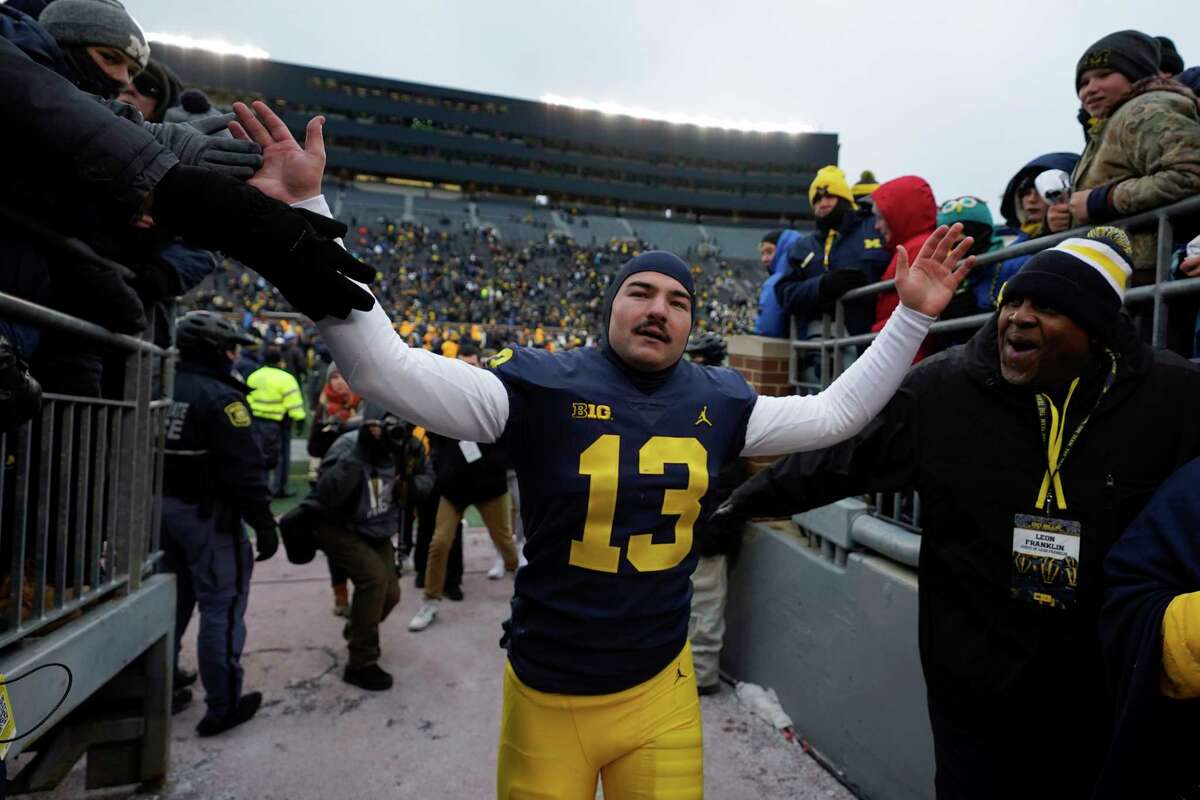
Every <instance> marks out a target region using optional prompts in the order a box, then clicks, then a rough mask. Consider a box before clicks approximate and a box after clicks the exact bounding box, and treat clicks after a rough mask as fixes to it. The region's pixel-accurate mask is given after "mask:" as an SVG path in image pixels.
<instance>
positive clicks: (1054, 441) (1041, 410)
mask: <svg viewBox="0 0 1200 800" xmlns="http://www.w3.org/2000/svg"><path fill="white" fill-rule="evenodd" d="M1106 352H1107V354H1108V358H1109V370H1108V374H1107V375H1106V376H1105V377H1104V386H1103V387H1102V388H1101V389H1100V396H1099V397H1097V398H1096V402H1095V404H1094V405H1092V410H1091V411H1089V412H1088V413H1087V416H1086V417H1084V418H1083V420H1082V421H1081V422H1080V423H1079V425H1078V426H1077V427H1076V428H1075V432H1074V433H1072V434H1071V438H1070V439H1068V440H1067V443H1066V445H1065V446H1064V445H1063V436H1064V435H1065V433H1066V427H1067V407H1068V406H1070V405H1071V398H1072V397H1073V396H1074V395H1075V390H1076V389H1078V388H1079V378H1076V379H1075V380H1073V381H1071V388H1070V389H1069V390H1067V399H1066V400H1065V401H1064V402H1063V408H1062V413H1061V414H1060V413H1059V411H1058V409H1057V408H1055V407H1054V401H1053V400H1051V399H1050V397H1049V395H1045V394H1040V393H1039V394H1038V395H1037V396H1036V397H1035V400H1036V401H1037V408H1038V421H1039V423H1040V424H1041V429H1042V442H1044V443H1045V445H1046V475H1045V477H1043V478H1042V487H1041V489H1040V490H1039V491H1038V498H1037V508H1039V509H1043V510H1044V511H1046V512H1047V513H1049V511H1050V494H1051V489H1052V488H1053V490H1054V492H1053V493H1054V502H1055V504H1056V505H1057V507H1058V510H1059V511H1066V510H1067V499H1066V497H1065V496H1064V493H1063V487H1062V475H1061V473H1060V470H1062V465H1063V462H1065V461H1066V460H1067V456H1068V455H1070V453H1071V448H1072V447H1074V446H1075V442H1076V441H1078V439H1079V437H1080V435H1081V434H1082V433H1083V429H1084V428H1086V427H1087V424H1088V421H1089V420H1091V418H1092V414H1094V413H1096V409H1097V408H1099V407H1100V401H1101V400H1103V399H1104V395H1106V394H1108V390H1109V389H1111V388H1112V385H1113V383H1115V382H1116V380H1117V359H1116V356H1114V355H1113V353H1112V351H1106ZM1047 417H1049V419H1047Z"/></svg>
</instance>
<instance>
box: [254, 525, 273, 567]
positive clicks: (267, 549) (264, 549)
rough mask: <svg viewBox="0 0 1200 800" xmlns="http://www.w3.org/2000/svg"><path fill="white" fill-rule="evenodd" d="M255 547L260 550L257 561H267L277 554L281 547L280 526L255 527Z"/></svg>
mask: <svg viewBox="0 0 1200 800" xmlns="http://www.w3.org/2000/svg"><path fill="white" fill-rule="evenodd" d="M254 549H255V550H257V551H258V557H257V558H255V559H254V560H255V561H266V560H267V559H268V558H270V557H271V556H273V555H275V551H276V550H278V549H279V528H277V527H275V526H274V525H272V526H271V527H269V528H268V527H265V526H264V527H262V528H255V530H254Z"/></svg>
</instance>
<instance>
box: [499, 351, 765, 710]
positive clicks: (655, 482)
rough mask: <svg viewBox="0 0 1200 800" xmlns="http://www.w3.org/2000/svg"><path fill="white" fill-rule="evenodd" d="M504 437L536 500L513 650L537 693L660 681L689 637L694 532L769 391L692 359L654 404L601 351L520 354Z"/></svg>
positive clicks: (505, 367)
mask: <svg viewBox="0 0 1200 800" xmlns="http://www.w3.org/2000/svg"><path fill="white" fill-rule="evenodd" d="M491 366H492V368H493V369H494V370H495V373H496V375H497V376H499V377H500V379H501V380H502V381H503V382H504V384H505V386H506V387H507V388H508V391H509V396H510V399H511V402H510V414H509V421H508V425H507V427H506V429H505V431H504V435H503V437H502V438H501V443H502V444H506V445H507V446H508V448H509V452H510V455H511V457H512V461H513V466H514V467H515V469H516V472H517V478H518V481H519V485H520V492H521V518H522V521H523V522H524V525H525V532H526V537H527V544H526V545H525V555H526V557H527V559H528V560H529V565H528V566H526V567H524V568H522V569H520V570H519V571H518V572H517V576H516V586H515V593H514V597H513V602H512V619H511V621H510V623H509V637H508V652H509V659H510V661H511V662H512V665H513V669H514V670H515V671H516V673H517V676H518V677H519V678H520V679H521V680H522V681H523V682H525V683H526V684H527V685H529V686H532V687H533V688H535V689H538V690H540V691H546V692H556V693H562V694H607V693H610V692H616V691H621V690H623V689H627V688H629V687H630V686H634V685H636V684H638V683H641V682H642V681H645V680H647V679H648V678H650V677H652V676H653V675H655V674H656V673H658V672H659V671H661V670H662V669H663V668H664V667H665V666H666V665H667V664H668V663H669V662H670V661H671V659H673V658H674V657H676V656H677V655H678V654H679V651H680V650H681V649H682V648H683V645H684V642H685V641H686V639H687V627H688V616H689V611H690V606H691V581H690V576H691V574H692V572H693V570H694V569H695V566H696V555H695V553H694V550H693V546H692V537H693V526H694V525H695V524H696V521H697V520H698V519H700V518H701V516H702V515H705V514H707V513H709V511H710V510H711V509H709V508H708V505H707V504H706V502H705V497H706V495H707V493H708V489H709V486H710V485H711V484H715V483H716V476H717V474H718V473H719V471H720V469H721V466H722V465H723V464H724V463H725V462H726V461H728V460H729V459H732V458H735V457H737V456H738V454H739V453H740V452H741V450H742V448H743V446H744V442H745V436H746V424H747V422H748V420H749V417H750V411H751V409H752V408H753V406H754V402H755V394H754V392H753V390H752V389H751V388H750V387H749V385H748V384H747V383H746V381H745V380H744V379H743V378H742V377H741V375H739V374H738V373H737V372H735V371H733V370H730V369H723V368H712V367H701V366H699V365H696V364H692V363H690V362H681V363H680V364H679V366H678V368H677V369H676V370H675V371H674V373H673V374H672V375H671V377H670V378H669V379H668V381H667V383H666V384H664V385H663V386H661V387H659V388H658V389H657V390H655V391H654V392H653V394H651V395H646V394H644V393H642V392H640V391H638V390H637V389H636V388H635V387H634V386H633V385H632V384H631V383H630V381H629V379H628V378H627V377H626V376H625V375H624V374H623V373H622V372H621V371H620V370H619V369H618V368H617V367H616V366H614V365H613V364H611V363H610V362H609V361H608V360H607V359H606V358H605V357H604V355H603V354H602V353H601V352H600V351H599V350H596V349H592V348H588V349H577V350H572V351H569V352H567V353H562V354H558V355H551V354H549V353H546V352H544V351H540V350H533V349H529V348H523V349H520V350H518V351H515V352H514V351H511V350H505V351H502V352H501V354H500V355H499V356H497V357H496V358H495V359H493V361H492V364H491Z"/></svg>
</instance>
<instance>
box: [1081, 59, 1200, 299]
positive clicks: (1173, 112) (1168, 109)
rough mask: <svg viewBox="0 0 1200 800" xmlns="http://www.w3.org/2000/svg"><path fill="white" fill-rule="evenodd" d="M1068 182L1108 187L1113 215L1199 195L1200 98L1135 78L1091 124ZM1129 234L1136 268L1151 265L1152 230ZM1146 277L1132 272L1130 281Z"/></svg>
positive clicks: (1159, 81) (1171, 84)
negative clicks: (1126, 92)
mask: <svg viewBox="0 0 1200 800" xmlns="http://www.w3.org/2000/svg"><path fill="white" fill-rule="evenodd" d="M1072 184H1073V185H1074V187H1075V188H1076V189H1077V190H1083V189H1094V188H1097V187H1101V186H1108V187H1111V188H1110V190H1109V198H1108V199H1109V205H1110V206H1111V208H1112V210H1113V212H1114V213H1113V215H1112V216H1113V217H1114V218H1115V217H1118V216H1120V217H1125V216H1129V215H1131V214H1137V213H1139V212H1142V211H1148V210H1150V209H1152V208H1159V207H1161V206H1165V205H1169V204H1171V203H1174V202H1176V201H1178V200H1182V199H1183V198H1185V197H1190V196H1192V195H1195V194H1200V100H1197V98H1196V95H1194V94H1192V92H1191V90H1190V89H1188V88H1187V87H1185V86H1183V85H1182V84H1180V83H1178V82H1176V81H1174V80H1166V79H1163V78H1158V77H1151V78H1145V79H1143V80H1140V81H1138V82H1137V83H1135V84H1134V85H1133V91H1132V92H1130V95H1129V97H1128V98H1126V99H1125V100H1124V101H1122V102H1121V104H1119V105H1118V106H1117V107H1116V108H1115V109H1114V110H1113V112H1112V114H1111V115H1110V116H1109V117H1108V118H1107V119H1105V120H1102V121H1100V122H1099V123H1098V124H1095V125H1093V126H1092V128H1091V130H1090V132H1089V133H1088V145H1087V148H1086V149H1085V150H1084V151H1083V157H1082V158H1080V159H1079V164H1078V165H1077V166H1076V167H1075V174H1074V175H1073V176H1072ZM1102 221H1104V220H1099V219H1097V220H1093V222H1102ZM1131 238H1132V244H1133V263H1134V267H1135V269H1137V270H1139V271H1141V270H1147V269H1153V268H1154V261H1155V235H1154V233H1152V232H1151V233H1140V234H1137V235H1135V236H1133V237H1131ZM1147 277H1148V276H1145V275H1140V276H1139V275H1135V278H1134V284H1141V283H1146V282H1148V281H1147V280H1146V278H1147ZM1151 280H1152V278H1151Z"/></svg>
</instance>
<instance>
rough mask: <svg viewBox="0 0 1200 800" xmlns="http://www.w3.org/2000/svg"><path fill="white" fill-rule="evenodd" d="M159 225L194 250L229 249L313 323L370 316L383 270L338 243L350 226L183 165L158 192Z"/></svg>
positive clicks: (243, 185)
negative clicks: (373, 286) (372, 288)
mask: <svg viewBox="0 0 1200 800" xmlns="http://www.w3.org/2000/svg"><path fill="white" fill-rule="evenodd" d="M154 218H155V219H156V220H157V221H158V222H160V223H161V224H163V225H165V226H166V227H167V228H168V229H169V230H171V231H174V232H175V233H177V234H179V235H180V236H182V237H183V238H184V239H185V240H187V241H188V242H189V243H191V244H194V245H196V246H198V247H203V248H205V249H207V250H222V251H224V252H225V253H227V254H228V255H230V256H232V257H234V258H236V259H237V260H238V261H241V262H242V263H243V264H245V265H246V266H248V267H251V268H252V269H254V270H257V271H258V273H259V274H260V275H262V276H263V277H264V278H266V279H267V280H269V281H270V282H271V283H273V284H275V286H276V287H277V288H278V289H279V291H280V292H281V293H282V294H283V296H284V297H285V298H287V301H288V302H289V303H291V304H292V306H293V307H294V308H295V309H296V310H297V311H299V312H300V313H301V314H304V315H305V316H307V317H309V318H310V319H312V320H314V321H315V320H319V319H322V318H324V317H326V316H328V315H330V314H332V315H333V316H335V317H338V318H339V319H346V318H347V317H348V316H350V311H351V310H352V309H356V308H357V309H358V310H359V311H370V310H371V308H372V307H373V306H374V305H375V298H374V296H372V295H371V293H370V292H368V291H366V290H364V289H363V288H362V287H361V286H357V285H355V284H354V283H353V282H352V281H351V280H349V278H353V279H355V280H358V281H362V282H363V283H367V282H370V281H372V280H374V278H375V270H374V269H372V268H371V267H369V266H367V265H366V264H363V263H361V262H360V261H358V260H357V259H356V258H354V256H352V255H350V254H349V253H347V252H346V251H345V250H344V249H343V248H342V247H341V246H340V245H339V244H338V243H337V242H335V241H333V239H334V238H335V237H338V236H343V235H345V233H346V226H345V225H343V224H342V223H340V222H337V221H336V220H332V219H328V218H326V217H322V216H321V215H319V214H313V213H311V212H308V211H303V210H301V209H295V208H291V207H290V206H288V205H286V204H285V203H281V202H279V201H278V200H273V199H271V198H270V197H267V196H266V195H265V194H263V193H262V192H260V191H258V190H257V189H255V188H253V187H251V186H247V185H245V184H243V183H240V182H238V181H236V180H234V179H232V178H229V177H226V176H224V175H218V174H217V173H215V172H211V171H210V170H206V169H199V168H197V167H187V166H183V165H179V166H177V167H174V168H173V169H172V170H171V171H170V172H168V173H167V174H166V175H165V176H163V179H162V180H161V181H159V183H158V185H157V186H156V187H154Z"/></svg>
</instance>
